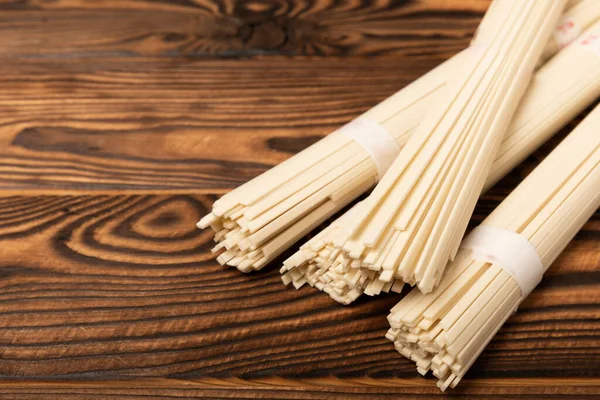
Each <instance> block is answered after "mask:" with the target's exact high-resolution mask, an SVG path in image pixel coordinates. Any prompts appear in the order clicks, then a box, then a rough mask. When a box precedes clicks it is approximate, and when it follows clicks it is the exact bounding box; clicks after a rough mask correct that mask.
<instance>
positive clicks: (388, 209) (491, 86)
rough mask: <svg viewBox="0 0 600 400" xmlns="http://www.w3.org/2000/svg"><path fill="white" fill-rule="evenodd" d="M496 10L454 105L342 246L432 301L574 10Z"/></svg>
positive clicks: (411, 146)
mask: <svg viewBox="0 0 600 400" xmlns="http://www.w3.org/2000/svg"><path fill="white" fill-rule="evenodd" d="M495 3H496V4H495V6H493V7H492V8H491V11H490V12H497V13H499V14H500V15H503V16H505V23H504V24H503V25H502V27H501V29H499V30H498V31H497V32H496V33H495V36H494V37H493V39H492V40H490V41H489V42H487V43H489V44H487V45H485V46H481V48H479V51H477V52H473V65H472V66H470V67H469V66H465V68H464V69H463V71H461V72H460V73H455V74H454V76H453V78H452V82H451V83H449V85H448V88H447V96H446V98H445V99H444V100H443V101H440V102H439V103H438V104H437V106H436V107H433V109H432V111H431V113H430V114H428V115H427V117H426V118H424V120H423V122H422V123H421V124H420V125H419V127H418V128H417V131H416V132H415V134H414V135H413V136H412V137H411V138H410V139H409V141H408V142H407V144H406V146H405V147H404V148H403V149H402V151H401V152H400V155H399V156H398V157H397V158H396V160H395V161H394V163H393V164H392V165H391V167H390V168H389V170H388V172H387V173H386V174H385V176H384V177H383V178H382V180H381V181H380V182H379V183H378V184H377V186H376V187H375V189H374V190H373V192H372V193H371V195H370V196H369V197H368V198H367V199H366V200H365V201H364V202H362V203H361V205H360V206H359V209H358V212H357V216H356V217H355V218H353V220H352V221H350V222H349V223H348V224H344V230H345V231H347V235H341V236H340V237H339V238H338V239H337V240H336V241H335V242H334V246H335V247H336V248H338V249H342V250H343V251H344V253H345V254H346V255H347V256H348V257H349V258H351V259H352V260H353V261H352V262H354V260H356V261H357V262H358V263H361V264H362V265H365V266H367V268H369V269H373V270H376V271H380V276H379V279H380V280H382V281H384V282H390V281H391V280H392V279H397V278H401V279H402V280H403V281H405V282H407V283H409V284H411V285H414V284H416V285H417V286H418V288H419V289H420V290H421V291H423V292H424V293H427V292H430V291H431V290H433V288H434V287H435V286H436V285H437V284H438V283H439V281H440V279H441V277H442V274H443V271H444V268H445V266H446V264H447V262H448V260H451V259H453V258H454V255H455V254H456V252H457V251H458V245H459V244H460V239H462V236H463V234H464V231H465V230H466V227H467V223H468V221H469V219H470V216H471V214H472V212H473V209H474V207H475V203H476V201H477V198H478V197H479V194H480V193H481V190H482V189H483V185H484V183H485V180H486V178H487V175H488V173H489V171H490V168H491V166H492V163H493V161H494V156H495V154H496V153H497V151H498V149H499V146H500V143H501V140H502V137H503V136H504V134H505V132H506V129H507V126H508V123H509V121H510V119H511V118H512V116H513V114H514V113H515V111H516V108H517V105H518V101H519V100H520V98H521V97H522V95H523V94H524V92H525V90H526V87H527V84H528V83H529V82H530V80H531V78H532V75H533V71H534V67H535V64H536V63H537V61H538V59H539V57H540V55H541V52H542V50H543V46H544V44H545V43H546V41H547V40H548V37H549V36H550V33H551V31H552V29H553V27H554V26H555V23H556V21H557V19H558V17H559V16H560V12H561V11H562V9H563V7H564V5H565V3H566V2H565V1H548V2H514V1H510V0H497V1H496V2H495ZM482 32H483V37H486V35H485V32H486V30H485V29H484V30H483V31H480V32H479V35H482ZM475 53H477V54H475Z"/></svg>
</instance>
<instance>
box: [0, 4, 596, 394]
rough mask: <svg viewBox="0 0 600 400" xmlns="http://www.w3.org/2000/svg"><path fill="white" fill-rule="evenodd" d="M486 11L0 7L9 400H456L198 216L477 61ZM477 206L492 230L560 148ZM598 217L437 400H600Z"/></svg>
mask: <svg viewBox="0 0 600 400" xmlns="http://www.w3.org/2000/svg"><path fill="white" fill-rule="evenodd" d="M488 4H489V1H488V0H413V1H408V0H407V1H400V0H398V1H393V0H388V1H385V0H379V1H367V0H347V1H342V0H339V1H338V0H335V1H334V0H293V1H286V0H269V1H258V0H254V1H243V0H220V1H217V0H172V1H167V0H87V1H84V0H52V1H50V0H0V61H1V62H0V141H1V146H0V153H1V157H0V170H1V173H0V194H1V196H2V197H0V276H1V279H0V313H1V318H0V375H1V376H0V398H1V399H14V398H27V399H54V398H62V399H84V398H94V399H111V398H125V397H126V398H131V399H137V398H149V397H153V396H159V397H161V398H180V397H181V398H183V397H210V398H241V397H244V398H270V399H280V398H293V399H316V398H325V397H327V398H339V399H362V398H371V397H372V398H390V399H391V398H393V399H412V398H415V399H416V398H419V399H427V398H430V397H431V398H434V397H440V396H442V395H441V394H440V393H439V391H438V389H437V388H436V387H435V380H433V379H431V378H429V379H423V378H421V377H419V376H418V375H417V373H416V371H415V367H414V365H413V364H412V363H411V362H409V361H407V360H405V359H404V358H403V357H401V356H400V355H399V354H398V353H397V352H396V351H395V350H394V348H393V346H392V344H391V343H389V342H388V341H387V340H386V339H385V338H384V337H383V335H384V333H385V331H386V329H387V322H386V315H387V313H388V310H389V309H390V307H391V306H392V305H393V304H395V303H396V302H397V301H398V300H399V297H400V296H399V295H388V296H381V297H379V298H376V299H363V300H361V301H359V302H357V304H355V305H353V306H351V307H342V306H339V305H337V304H336V303H334V302H333V301H331V300H330V299H329V298H328V297H327V296H326V295H324V294H322V293H319V292H316V291H315V290H312V289H310V288H306V289H303V290H300V291H295V290H293V289H290V288H286V287H284V286H283V284H282V283H281V282H280V278H279V274H278V272H277V269H278V265H277V263H275V264H276V265H272V266H271V267H269V268H266V269H265V270H263V271H261V272H259V273H254V274H250V275H243V274H241V273H239V272H237V271H236V270H233V269H227V268H224V267H221V266H219V265H217V263H216V262H215V261H214V260H213V259H212V257H211V254H210V251H209V249H210V247H211V240H212V238H211V234H210V232H200V231H198V230H196V228H195V226H194V223H195V222H196V221H197V220H198V219H199V217H201V216H202V215H204V214H205V213H206V212H207V210H209V208H210V205H211V202H212V201H213V200H214V199H215V198H217V196H218V195H220V194H222V193H224V192H226V191H228V190H230V189H231V188H234V187H236V186H237V185H239V184H241V183H243V182H245V181H246V180H248V179H249V178H251V177H253V176H256V175H257V174H259V173H261V172H262V171H264V170H266V169H268V168H270V167H271V166H273V165H275V164H277V163H278V162H280V161H282V160H284V159H285V158H287V157H289V156H290V155H291V154H293V153H294V152H296V151H298V150H300V149H302V148H304V147H306V146H307V145H308V144H310V143H312V142H314V141H315V140H317V139H319V138H320V137H322V136H323V135H325V134H327V133H328V132H330V131H331V130H333V129H334V128H336V127H338V126H340V125H341V124H343V123H345V122H347V121H349V120H350V119H352V118H353V117H355V116H357V115H359V114H360V113H361V112H363V111H365V110H367V109H368V108H370V107H371V106H373V105H375V104H376V103H378V102H379V101H381V100H383V99H384V98H385V97H387V96H388V95H390V94H392V93H394V92H395V91H396V90H398V89H400V88H402V87H403V86H404V85H406V84H407V83H409V82H411V81H412V80H414V79H415V78H417V77H418V76H420V75H422V74H423V73H425V72H426V71H428V70H430V69H431V68H432V67H433V66H435V65H437V64H439V63H440V62H441V61H442V60H444V59H446V58H447V57H449V56H450V55H452V54H454V53H456V52H457V51H459V50H460V49H462V48H464V47H465V46H466V45H467V44H468V42H469V39H470V37H471V36H472V33H473V32H474V30H475V28H476V26H477V24H478V22H479V20H480V18H481V16H482V15H483V12H484V11H485V9H486V8H487V6H488ZM556 143H557V140H554V141H553V143H551V144H549V145H547V146H546V147H545V148H544V149H542V150H541V151H538V152H537V153H536V154H535V155H534V156H532V157H530V158H529V159H528V160H527V162H526V163H524V165H523V166H521V167H519V168H518V169H517V170H516V171H514V172H513V173H512V174H511V175H510V176H508V177H507V178H506V179H504V180H503V181H502V182H501V183H500V184H499V185H498V186H497V187H495V188H493V189H492V190H491V191H490V192H489V193H488V194H486V195H485V196H484V197H483V199H482V201H481V202H480V204H479V206H478V208H477V212H476V214H475V217H474V221H475V222H477V221H481V220H482V218H484V216H485V215H486V214H487V213H489V212H490V211H491V210H492V209H493V208H494V207H495V206H496V205H497V204H498V203H499V202H500V201H501V200H502V199H503V198H504V197H505V196H506V195H507V193H509V192H510V190H511V189H512V188H514V187H515V185H516V184H518V182H519V181H520V179H522V178H523V177H524V176H525V175H526V174H527V173H528V172H529V171H530V170H531V168H533V167H534V166H535V165H536V164H537V162H539V160H540V159H541V158H542V157H543V156H544V155H545V154H547V153H548V151H549V150H550V149H551V148H552V146H553V145H555V144H556ZM599 239H600V213H596V215H595V216H594V217H593V218H592V220H591V221H590V222H589V223H588V224H587V225H586V226H585V227H584V229H583V230H582V231H581V232H580V233H579V234H578V235H577V237H576V238H575V240H574V241H573V242H572V243H571V244H570V245H569V247H568V248H567V250H566V251H565V252H564V254H563V255H562V256H561V257H560V259H559V260H558V261H557V262H556V263H555V265H554V266H553V267H552V268H551V269H550V271H549V273H548V275H547V277H546V279H545V280H544V281H543V283H542V284H541V286H540V287H539V288H538V289H537V290H536V291H535V292H534V293H533V294H532V295H531V296H530V297H529V298H528V299H527V300H526V301H525V303H524V304H523V305H522V307H521V309H520V310H519V312H518V313H517V314H516V315H515V316H513V317H512V318H511V319H510V320H509V321H508V323H507V324H506V325H505V327H504V328H503V329H502V330H501V331H500V333H499V334H498V335H497V336H496V338H495V340H494V341H493V342H492V343H491V344H490V346H489V347H488V348H487V349H486V350H485V352H484V353H483V354H482V355H481V357H480V358H479V361H478V362H477V363H476V364H475V365H474V366H473V368H472V369H471V371H470V372H469V374H468V376H467V378H466V379H465V380H464V381H463V382H462V383H461V385H460V386H459V388H457V389H456V390H453V391H449V394H446V395H445V396H465V397H467V398H473V399H508V398H527V399H534V398H540V399H555V398H565V399H572V398H589V399H593V398H596V399H597V398H599V397H600V334H599V330H600V240H599Z"/></svg>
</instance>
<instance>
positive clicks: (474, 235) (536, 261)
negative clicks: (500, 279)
mask: <svg viewBox="0 0 600 400" xmlns="http://www.w3.org/2000/svg"><path fill="white" fill-rule="evenodd" d="M461 247H462V248H465V249H470V250H472V251H473V258H474V259H475V260H478V261H485V262H489V263H493V264H494V265H497V266H499V267H500V268H502V269H503V270H505V271H506V272H508V273H509V274H510V275H511V276H512V278H513V279H514V280H515V282H517V284H518V285H519V287H520V288H521V295H522V298H525V297H527V295H529V293H531V291H532V290H533V289H534V288H535V287H536V286H537V285H538V283H540V281H541V280H542V276H543V275H544V264H543V263H542V260H541V259H540V256H539V255H538V253H537V251H536V250H535V247H533V245H532V244H531V243H529V241H528V240H527V239H525V238H524V237H523V236H521V235H519V234H518V233H516V232H513V231H508V230H505V229H499V228H493V227H491V226H486V225H480V226H478V227H477V228H475V229H473V231H472V232H471V233H470V234H469V235H468V236H467V237H466V238H465V239H464V240H463V242H462V243H461Z"/></svg>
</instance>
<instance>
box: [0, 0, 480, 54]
mask: <svg viewBox="0 0 600 400" xmlns="http://www.w3.org/2000/svg"><path fill="white" fill-rule="evenodd" d="M489 1H490V0H477V1H474V0H452V1H446V0H427V1H423V0H403V1H389V0H387V1H378V2H372V1H366V0H360V1H352V2H351V1H333V0H324V1H316V2H315V1H308V0H293V1H284V2H260V1H248V2H246V1H218V0H181V1H168V0H155V1H152V0H126V1H123V0H108V1H105V0H102V1H89V0H57V1H44V0H24V1H23V0H4V1H2V2H0V37H2V41H0V58H12V57H36V58H37V57H44V58H47V57H52V58H56V57H59V58H65V57H69V58H72V57H89V56H107V55H111V56H115V55H119V56H123V57H137V56H140V55H146V56H147V55H160V56H185V57H204V56H220V57H248V56H256V55H265V54H266V55H287V56H299V55H310V56H354V55H360V56H364V55H368V56H388V55H415V54H427V55H429V54H442V55H449V54H452V53H454V52H456V51H458V50H460V49H462V48H464V47H465V46H466V45H467V43H468V41H469V38H470V36H471V35H472V33H473V32H474V30H475V28H476V27H477V23H478V22H479V19H480V18H481V16H482V14H483V13H484V12H485V10H486V9H487V7H488V5H489Z"/></svg>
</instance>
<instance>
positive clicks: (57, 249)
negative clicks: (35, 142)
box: [0, 192, 600, 386]
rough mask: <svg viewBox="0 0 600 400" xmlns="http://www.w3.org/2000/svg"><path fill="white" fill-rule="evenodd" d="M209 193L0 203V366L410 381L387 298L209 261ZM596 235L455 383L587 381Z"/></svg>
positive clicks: (580, 241) (570, 255)
mask: <svg viewBox="0 0 600 400" xmlns="http://www.w3.org/2000/svg"><path fill="white" fill-rule="evenodd" d="M498 197H501V196H499V195H498V193H493V192H492V193H491V194H490V195H489V197H488V201H490V202H493V203H496V202H497V200H496V199H497V198H498ZM213 198H214V197H206V196H199V195H176V196H155V195H147V196H143V195H132V196H106V195H100V196H33V197H23V196H13V197H5V198H1V199H0V272H1V273H2V279H1V281H0V287H1V290H0V316H1V318H0V338H1V340H0V353H1V354H2V357H1V358H0V374H1V375H3V376H5V377H37V378H38V379H43V378H49V377H65V376H67V377H76V378H98V377H102V376H107V377H110V376H115V375H121V376H130V375H143V376H180V377H198V378H205V377H240V378H244V379H260V378H264V377H271V376H284V377H290V378H308V377H310V378H316V377H339V378H349V377H352V378H361V377H375V378H411V377H414V376H415V371H414V366H413V365H412V364H411V363H410V362H408V361H407V360H405V359H404V358H403V357H401V356H400V355H398V354H397V353H396V352H395V351H394V350H393V347H392V345H391V343H389V342H388V341H387V340H386V339H385V338H384V337H383V335H384V333H385V331H386V328H387V321H386V315H387V312H388V310H389V309H390V307H391V306H392V305H393V304H395V303H396V302H397V301H398V299H399V297H398V295H389V296H381V297H379V298H376V299H363V300H361V301H359V302H358V303H357V304H355V305H354V306H351V307H342V306H339V305H338V304H336V303H334V302H333V301H332V300H330V299H329V298H328V297H327V296H326V295H324V294H322V293H319V292H316V291H314V290H312V289H310V288H306V289H304V290H300V291H295V290H292V289H289V288H286V287H284V286H283V285H282V283H281V281H280V277H279V274H278V272H277V268H276V267H275V266H273V267H271V268H267V270H266V271H264V272H261V273H256V274H249V275H244V274H240V273H239V272H237V271H236V270H234V269H227V268H223V267H220V266H218V265H217V264H216V263H215V262H214V261H213V260H212V257H211V255H210V252H209V247H210V243H209V242H210V240H211V237H210V234H209V233H207V232H201V231H197V230H196V229H195V227H194V226H193V224H190V222H189V221H194V220H196V219H198V217H199V216H200V215H202V214H204V213H205V212H206V210H207V209H208V206H209V205H210V202H211V200H212V199H213ZM599 231H600V213H597V214H596V216H595V217H594V219H593V220H592V221H590V222H589V223H588V224H587V225H586V227H585V228H584V229H583V231H582V232H581V233H580V234H579V235H578V236H577V237H576V239H575V241H574V242H573V243H572V244H571V245H570V246H569V247H568V248H567V250H566V251H565V253H564V254H563V255H562V256H561V258H560V259H559V260H558V261H557V262H556V264H555V265H554V267H553V268H552V269H551V272H550V274H549V276H548V278H547V279H546V280H545V281H544V283H543V284H542V285H541V287H540V288H539V290H536V291H535V292H534V293H533V294H532V295H531V296H530V297H529V298H528V299H527V301H526V302H525V303H524V304H523V306H522V309H521V310H520V311H519V312H518V313H517V314H516V315H515V316H514V317H513V318H511V319H510V321H509V322H508V324H507V325H506V326H505V328H504V329H503V330H502V331H501V332H500V334H499V335H498V336H497V337H496V340H495V341H494V342H493V343H492V344H491V345H490V346H489V347H488V349H487V350H486V351H485V353H484V354H483V355H482V357H481V358H480V359H479V361H478V362H477V364H476V365H475V366H474V367H473V368H472V369H471V372H470V373H469V376H468V378H469V379H472V378H498V377H504V378H523V377H531V378H547V377H562V376H569V377H571V378H576V377H581V378H590V377H593V378H600V375H599V373H600V342H599V337H598V334H597V332H598V329H599V328H600V321H599V320H598V315H599V313H600V241H598V232H599ZM465 386H468V385H465Z"/></svg>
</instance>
